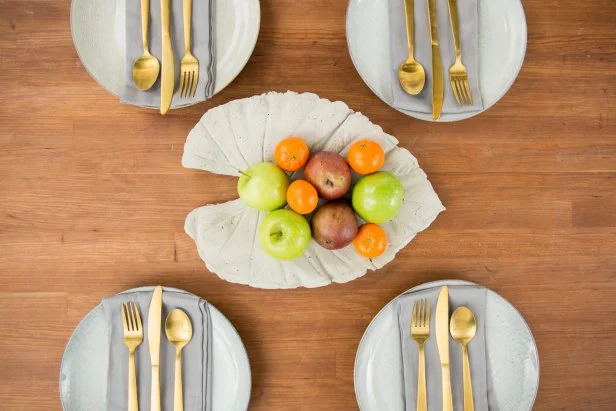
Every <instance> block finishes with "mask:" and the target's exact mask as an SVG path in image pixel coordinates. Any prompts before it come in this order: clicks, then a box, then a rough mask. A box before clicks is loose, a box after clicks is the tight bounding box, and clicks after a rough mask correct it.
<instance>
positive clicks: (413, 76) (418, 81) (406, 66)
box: [398, 0, 426, 96]
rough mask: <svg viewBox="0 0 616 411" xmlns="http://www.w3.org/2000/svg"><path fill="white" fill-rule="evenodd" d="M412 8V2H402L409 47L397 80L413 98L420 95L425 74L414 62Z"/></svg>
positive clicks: (405, 0)
mask: <svg viewBox="0 0 616 411" xmlns="http://www.w3.org/2000/svg"><path fill="white" fill-rule="evenodd" d="M414 7H415V5H414V4H413V0H404V10H405V14H406V40H407V42H408V47H409V57H408V58H407V59H406V61H405V62H404V63H402V64H400V68H399V69H398V79H399V80H400V85H401V86H402V88H403V89H404V91H406V92H407V93H408V94H410V95H412V96H415V95H417V94H419V93H421V90H423V88H424V84H425V83H426V72H425V71H424V68H423V66H422V65H421V64H420V63H419V62H418V61H417V60H415V56H414V54H415V53H414V51H415V40H414V35H415V26H414V20H413V19H414Z"/></svg>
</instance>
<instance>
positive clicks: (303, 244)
mask: <svg viewBox="0 0 616 411" xmlns="http://www.w3.org/2000/svg"><path fill="white" fill-rule="evenodd" d="M310 238H311V235H310V225H308V221H306V219H305V218H304V217H303V216H301V215H299V214H297V213H296V212H295V211H291V210H287V209H282V210H275V211H272V212H271V213H269V214H268V215H267V216H265V218H264V219H263V221H261V224H260V225H259V242H260V243H261V248H263V251H265V253H266V254H267V255H269V256H271V257H274V258H277V259H279V260H292V259H294V258H297V257H299V256H301V255H302V254H304V251H306V248H307V247H308V244H309V243H310Z"/></svg>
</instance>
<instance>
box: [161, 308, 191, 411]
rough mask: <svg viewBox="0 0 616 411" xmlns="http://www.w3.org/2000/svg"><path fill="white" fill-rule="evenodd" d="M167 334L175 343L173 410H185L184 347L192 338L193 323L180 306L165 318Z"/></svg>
mask: <svg viewBox="0 0 616 411" xmlns="http://www.w3.org/2000/svg"><path fill="white" fill-rule="evenodd" d="M165 334H166V335H167V339H168V340H169V342H170V343H171V344H173V345H175V386H174V387H175V389H174V394H173V410H174V411H183V410H184V397H183V395H182V348H184V346H185V345H186V344H188V342H189V341H190V339H191V338H192V324H191V322H190V318H188V315H186V313H185V312H184V311H182V310H180V309H179V308H176V309H174V310H171V312H170V313H169V315H167V319H166V320H165Z"/></svg>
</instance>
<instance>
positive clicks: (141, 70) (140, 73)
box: [133, 50, 160, 91]
mask: <svg viewBox="0 0 616 411" xmlns="http://www.w3.org/2000/svg"><path fill="white" fill-rule="evenodd" d="M159 73H160V62H159V61H158V59H157V58H156V57H154V56H153V55H151V54H150V52H149V51H147V50H144V52H143V54H142V55H141V56H140V57H139V58H138V59H137V60H135V63H134V64H133V81H134V83H135V85H136V86H137V88H138V89H139V90H142V91H145V90H149V89H151V88H152V86H153V85H154V83H156V80H157V79H158V74H159Z"/></svg>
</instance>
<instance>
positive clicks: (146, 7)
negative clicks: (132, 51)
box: [141, 0, 150, 53]
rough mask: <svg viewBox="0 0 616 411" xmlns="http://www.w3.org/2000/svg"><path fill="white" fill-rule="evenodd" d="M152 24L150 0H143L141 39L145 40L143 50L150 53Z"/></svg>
mask: <svg viewBox="0 0 616 411" xmlns="http://www.w3.org/2000/svg"><path fill="white" fill-rule="evenodd" d="M149 24H150V0H141V41H143V50H144V51H147V52H148V53H149V52H150V51H149V48H148V34H149Z"/></svg>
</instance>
